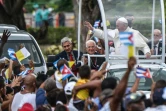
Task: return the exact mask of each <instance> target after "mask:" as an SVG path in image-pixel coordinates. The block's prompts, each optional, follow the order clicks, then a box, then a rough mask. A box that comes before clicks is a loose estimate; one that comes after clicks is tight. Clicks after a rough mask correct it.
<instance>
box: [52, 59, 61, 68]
mask: <svg viewBox="0 0 166 111" xmlns="http://www.w3.org/2000/svg"><path fill="white" fill-rule="evenodd" d="M59 60H60V59H58V60H56V61H55V62H53V65H54V67H55V68H56V69H58V67H57V63H58V61H59Z"/></svg>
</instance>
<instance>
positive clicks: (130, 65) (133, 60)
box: [128, 57, 137, 70]
mask: <svg viewBox="0 0 166 111" xmlns="http://www.w3.org/2000/svg"><path fill="white" fill-rule="evenodd" d="M136 63H137V61H136V58H135V57H130V58H129V61H128V69H129V70H132V69H133V68H134V66H135V64H136Z"/></svg>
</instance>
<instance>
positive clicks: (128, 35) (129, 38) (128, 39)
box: [119, 32, 134, 46]
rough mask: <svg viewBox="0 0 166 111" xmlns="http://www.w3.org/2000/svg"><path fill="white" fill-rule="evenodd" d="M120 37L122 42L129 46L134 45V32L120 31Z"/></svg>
mask: <svg viewBox="0 0 166 111" xmlns="http://www.w3.org/2000/svg"><path fill="white" fill-rule="evenodd" d="M119 38H120V41H121V43H123V44H124V45H127V46H129V45H130V46H133V44H134V40H133V33H132V32H120V33H119Z"/></svg>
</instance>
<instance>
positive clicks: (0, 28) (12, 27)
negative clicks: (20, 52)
mask: <svg viewBox="0 0 166 111" xmlns="http://www.w3.org/2000/svg"><path fill="white" fill-rule="evenodd" d="M4 30H8V31H10V32H17V31H18V30H19V28H18V27H16V26H15V25H8V24H0V32H3V31H4Z"/></svg>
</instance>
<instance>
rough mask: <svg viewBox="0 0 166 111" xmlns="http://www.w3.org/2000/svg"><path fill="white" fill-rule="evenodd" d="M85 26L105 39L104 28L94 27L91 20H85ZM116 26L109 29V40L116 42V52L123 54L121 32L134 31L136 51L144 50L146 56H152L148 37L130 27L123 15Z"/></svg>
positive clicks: (95, 34)
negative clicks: (113, 28)
mask: <svg viewBox="0 0 166 111" xmlns="http://www.w3.org/2000/svg"><path fill="white" fill-rule="evenodd" d="M85 26H87V27H88V28H89V30H93V36H96V37H98V38H100V39H104V32H103V31H102V30H100V29H93V27H92V25H91V24H90V23H89V22H85ZM116 28H117V29H115V30H111V29H108V30H107V35H108V40H113V42H114V46H115V54H118V55H119V54H121V51H120V49H121V47H122V45H123V44H122V43H121V42H120V39H119V32H132V33H133V36H134V41H135V42H134V44H135V47H136V52H137V51H138V50H142V51H143V52H144V54H145V55H146V58H150V56H151V53H150V49H149V46H148V45H147V44H146V42H148V39H147V38H146V37H144V36H143V35H142V34H141V33H140V32H139V31H137V30H134V29H131V28H130V27H128V21H127V20H126V19H125V18H124V17H121V18H119V19H118V20H117V21H116Z"/></svg>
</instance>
